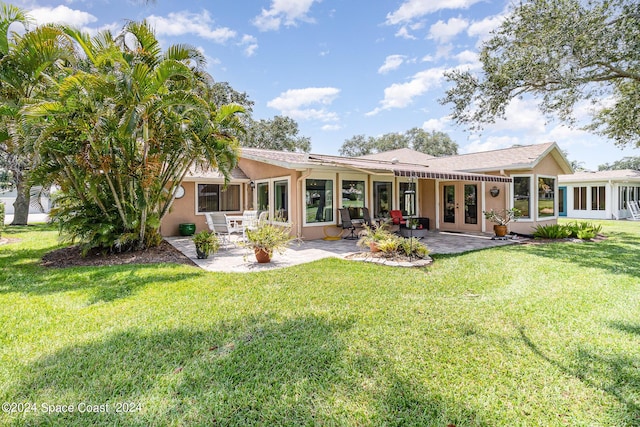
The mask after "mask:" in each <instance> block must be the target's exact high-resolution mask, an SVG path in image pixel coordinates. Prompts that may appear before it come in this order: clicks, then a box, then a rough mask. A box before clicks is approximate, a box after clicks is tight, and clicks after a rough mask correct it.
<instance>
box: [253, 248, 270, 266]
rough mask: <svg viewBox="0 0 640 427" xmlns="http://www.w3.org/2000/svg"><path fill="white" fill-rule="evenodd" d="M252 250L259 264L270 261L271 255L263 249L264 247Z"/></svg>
mask: <svg viewBox="0 0 640 427" xmlns="http://www.w3.org/2000/svg"><path fill="white" fill-rule="evenodd" d="M254 252H255V254H256V260H257V261H258V262H259V263H260V264H264V263H267V262H271V257H270V256H269V252H267V251H265V250H264V249H254Z"/></svg>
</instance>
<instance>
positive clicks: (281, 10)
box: [252, 0, 317, 31]
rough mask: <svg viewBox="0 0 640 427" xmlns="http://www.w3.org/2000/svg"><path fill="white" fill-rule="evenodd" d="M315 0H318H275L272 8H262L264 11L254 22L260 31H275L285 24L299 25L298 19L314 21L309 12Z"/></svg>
mask: <svg viewBox="0 0 640 427" xmlns="http://www.w3.org/2000/svg"><path fill="white" fill-rule="evenodd" d="M315 1H317V0H273V1H272V2H271V8H270V9H268V10H265V9H262V13H261V14H260V15H258V16H256V17H255V18H254V19H253V21H252V23H253V25H255V26H256V27H258V29H259V30H260V31H275V30H279V29H280V26H281V25H283V24H284V25H285V26H288V27H290V26H295V25H297V22H298V21H303V22H314V21H313V19H312V18H310V17H308V16H307V13H308V12H309V9H311V6H312V5H313V3H314V2H315Z"/></svg>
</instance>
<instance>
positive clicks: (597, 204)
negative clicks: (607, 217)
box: [591, 186, 605, 211]
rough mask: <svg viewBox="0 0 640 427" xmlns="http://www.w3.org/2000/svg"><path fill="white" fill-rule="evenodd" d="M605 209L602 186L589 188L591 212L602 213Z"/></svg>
mask: <svg viewBox="0 0 640 427" xmlns="http://www.w3.org/2000/svg"><path fill="white" fill-rule="evenodd" d="M604 209H605V196H604V186H601V187H591V210H592V211H603V210H604Z"/></svg>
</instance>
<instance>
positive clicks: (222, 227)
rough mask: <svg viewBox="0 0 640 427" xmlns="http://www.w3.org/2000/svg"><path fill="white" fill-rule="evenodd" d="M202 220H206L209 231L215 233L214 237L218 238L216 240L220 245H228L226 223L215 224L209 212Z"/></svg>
mask: <svg viewBox="0 0 640 427" xmlns="http://www.w3.org/2000/svg"><path fill="white" fill-rule="evenodd" d="M204 218H205V219H206V220H207V226H208V227H209V230H210V231H212V232H213V233H215V235H216V236H218V238H219V239H220V243H222V245H223V246H225V245H226V244H227V243H230V242H229V239H228V236H227V234H228V233H227V224H226V223H221V222H216V220H215V218H214V217H213V214H212V213H211V212H209V213H205V214H204Z"/></svg>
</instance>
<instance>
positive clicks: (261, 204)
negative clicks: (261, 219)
mask: <svg viewBox="0 0 640 427" xmlns="http://www.w3.org/2000/svg"><path fill="white" fill-rule="evenodd" d="M256 195H257V199H258V210H259V211H267V212H268V211H269V183H268V182H259V183H258V184H257V185H256Z"/></svg>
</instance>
